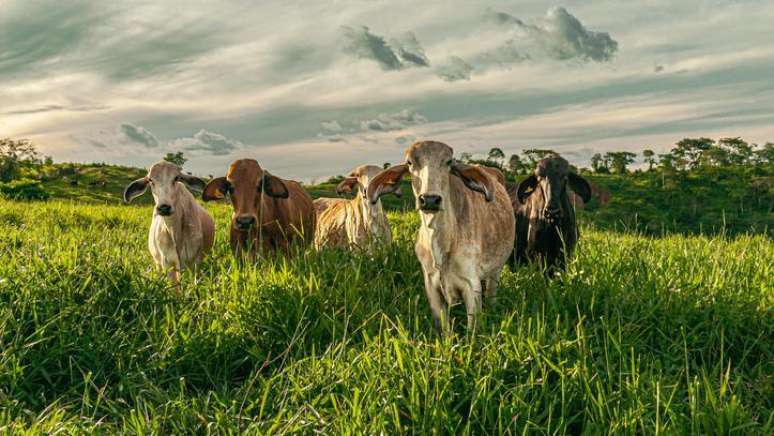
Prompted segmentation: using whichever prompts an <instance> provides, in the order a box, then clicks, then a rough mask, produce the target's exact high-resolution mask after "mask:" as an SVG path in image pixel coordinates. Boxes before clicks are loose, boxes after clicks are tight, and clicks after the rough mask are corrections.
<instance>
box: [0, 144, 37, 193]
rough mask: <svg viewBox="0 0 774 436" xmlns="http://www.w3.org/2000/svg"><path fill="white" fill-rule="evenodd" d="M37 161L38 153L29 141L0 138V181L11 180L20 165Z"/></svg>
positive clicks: (17, 172)
mask: <svg viewBox="0 0 774 436" xmlns="http://www.w3.org/2000/svg"><path fill="white" fill-rule="evenodd" d="M39 162H40V154H39V153H38V151H37V149H36V148H35V146H34V145H33V144H32V143H31V142H30V141H28V140H26V139H20V140H14V139H10V138H0V181H2V182H7V181H9V180H13V179H15V178H16V177H18V175H19V171H20V168H21V167H22V166H24V165H29V164H35V163H39Z"/></svg>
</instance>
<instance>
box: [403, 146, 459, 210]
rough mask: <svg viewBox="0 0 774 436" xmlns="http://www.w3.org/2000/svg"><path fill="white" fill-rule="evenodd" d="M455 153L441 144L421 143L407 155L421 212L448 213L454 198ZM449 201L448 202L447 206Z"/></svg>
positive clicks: (412, 183) (412, 184)
mask: <svg viewBox="0 0 774 436" xmlns="http://www.w3.org/2000/svg"><path fill="white" fill-rule="evenodd" d="M452 153H453V151H452V149H451V147H449V146H448V145H446V144H443V143H440V142H431V141H427V142H420V143H417V144H414V145H413V146H411V147H410V148H409V149H408V150H407V152H406V165H407V167H408V171H409V172H410V173H411V186H412V188H413V190H414V195H415V196H416V198H417V203H416V204H417V209H419V210H420V211H422V212H425V213H435V212H438V211H441V210H444V208H445V205H446V203H448V199H449V196H450V188H449V180H450V178H451V171H452V166H453V164H454V159H453V158H452ZM444 200H446V202H444Z"/></svg>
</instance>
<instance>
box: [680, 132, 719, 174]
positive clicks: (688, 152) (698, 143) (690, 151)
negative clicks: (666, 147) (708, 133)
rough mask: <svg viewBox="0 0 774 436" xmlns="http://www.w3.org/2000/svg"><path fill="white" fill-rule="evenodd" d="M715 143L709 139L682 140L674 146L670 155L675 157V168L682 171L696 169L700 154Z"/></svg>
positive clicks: (699, 161)
mask: <svg viewBox="0 0 774 436" xmlns="http://www.w3.org/2000/svg"><path fill="white" fill-rule="evenodd" d="M714 144H715V141H714V140H712V139H710V138H683V139H681V140H680V141H678V142H677V144H675V148H673V149H672V155H673V156H674V157H675V166H677V168H679V169H681V170H684V169H686V168H689V167H690V168H696V167H698V166H699V164H700V163H701V156H702V154H703V153H704V152H705V151H706V150H708V149H709V148H710V147H712V146H713V145H714Z"/></svg>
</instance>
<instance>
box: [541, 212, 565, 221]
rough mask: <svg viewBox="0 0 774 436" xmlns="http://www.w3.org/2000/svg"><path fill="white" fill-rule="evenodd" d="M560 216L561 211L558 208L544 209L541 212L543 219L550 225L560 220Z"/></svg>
mask: <svg viewBox="0 0 774 436" xmlns="http://www.w3.org/2000/svg"><path fill="white" fill-rule="evenodd" d="M562 215H563V214H562V209H560V208H546V209H545V210H544V211H543V218H545V220H546V221H548V222H550V223H553V222H557V221H559V220H561V219H562Z"/></svg>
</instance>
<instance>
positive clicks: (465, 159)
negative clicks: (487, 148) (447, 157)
mask: <svg viewBox="0 0 774 436" xmlns="http://www.w3.org/2000/svg"><path fill="white" fill-rule="evenodd" d="M471 159H473V155H472V154H470V152H467V151H464V152H462V153H461V154H460V162H462V163H468V162H470V160H471Z"/></svg>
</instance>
